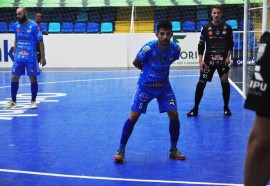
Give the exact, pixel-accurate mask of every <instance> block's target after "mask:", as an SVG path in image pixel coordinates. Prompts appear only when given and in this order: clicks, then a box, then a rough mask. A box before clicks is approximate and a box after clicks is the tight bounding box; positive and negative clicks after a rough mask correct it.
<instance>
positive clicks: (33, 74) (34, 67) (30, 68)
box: [26, 59, 40, 109]
mask: <svg viewBox="0 0 270 186" xmlns="http://www.w3.org/2000/svg"><path fill="white" fill-rule="evenodd" d="M26 70H27V75H28V76H29V80H30V83H31V105H30V108H32V109H36V108H37V105H36V97H37V93H38V81H37V76H38V75H39V74H40V72H39V67H38V63H37V60H36V59H33V60H29V61H27V63H26Z"/></svg>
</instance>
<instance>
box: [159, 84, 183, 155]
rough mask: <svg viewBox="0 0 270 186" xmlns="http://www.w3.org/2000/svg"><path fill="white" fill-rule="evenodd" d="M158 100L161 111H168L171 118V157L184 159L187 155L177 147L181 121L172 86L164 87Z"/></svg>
mask: <svg viewBox="0 0 270 186" xmlns="http://www.w3.org/2000/svg"><path fill="white" fill-rule="evenodd" d="M157 100H158V106H159V111H160V112H165V111H166V112H167V114H168V116H169V120H170V123H169V133H170V142H171V148H170V153H169V157H171V158H174V159H177V160H184V159H185V156H184V155H183V154H181V152H180V151H178V149H177V142H178V139H179V135H180V121H179V116H178V111H177V102H176V98H175V95H174V92H173V90H172V89H171V87H164V91H162V94H161V95H160V96H159V97H158V98H157Z"/></svg>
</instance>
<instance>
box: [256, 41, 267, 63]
mask: <svg viewBox="0 0 270 186" xmlns="http://www.w3.org/2000/svg"><path fill="white" fill-rule="evenodd" d="M265 48H266V43H260V45H259V49H258V54H257V60H260V59H261V58H262V56H263V55H264V52H265Z"/></svg>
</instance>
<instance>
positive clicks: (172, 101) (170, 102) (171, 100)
mask: <svg viewBox="0 0 270 186" xmlns="http://www.w3.org/2000/svg"><path fill="white" fill-rule="evenodd" d="M169 104H170V105H172V106H174V105H175V100H174V99H173V98H171V99H170V100H169Z"/></svg>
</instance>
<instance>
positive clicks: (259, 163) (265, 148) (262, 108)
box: [244, 31, 270, 186]
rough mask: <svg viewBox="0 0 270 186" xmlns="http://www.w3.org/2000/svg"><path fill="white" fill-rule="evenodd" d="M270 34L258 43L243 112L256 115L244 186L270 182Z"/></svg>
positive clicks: (258, 185)
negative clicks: (246, 111)
mask: <svg viewBox="0 0 270 186" xmlns="http://www.w3.org/2000/svg"><path fill="white" fill-rule="evenodd" d="M269 59H270V31H266V32H264V33H263V35H262V36H261V39H260V44H259V49H258V55H257V58H256V65H255V69H254V73H253V76H252V79H251V81H250V83H249V89H248V94H247V99H246V102H245V108H248V109H251V110H254V111H255V112H256V116H255V120H254V125H253V128H252V130H251V132H250V135H249V139H248V146H247V154H246V161H245V176H244V183H245V186H255V185H256V186H265V185H267V183H268V182H269V180H270V158H269V157H270V87H269V85H270V74H269V71H270V61H269Z"/></svg>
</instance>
